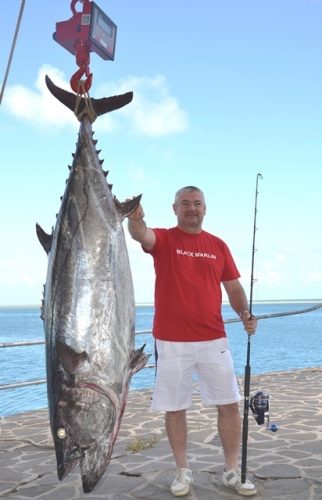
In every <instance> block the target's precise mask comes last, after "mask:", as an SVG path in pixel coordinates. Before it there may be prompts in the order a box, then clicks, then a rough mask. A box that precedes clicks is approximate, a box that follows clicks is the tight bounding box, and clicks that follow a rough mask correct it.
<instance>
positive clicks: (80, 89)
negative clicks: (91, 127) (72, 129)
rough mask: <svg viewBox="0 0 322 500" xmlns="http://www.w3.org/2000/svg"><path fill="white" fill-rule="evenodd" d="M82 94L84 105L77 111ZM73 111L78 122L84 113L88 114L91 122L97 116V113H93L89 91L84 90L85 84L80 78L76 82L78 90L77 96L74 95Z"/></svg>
mask: <svg viewBox="0 0 322 500" xmlns="http://www.w3.org/2000/svg"><path fill="white" fill-rule="evenodd" d="M82 94H84V104H85V106H84V109H83V110H82V111H81V112H80V113H79V112H78V108H79V105H80V103H81V102H82ZM74 113H75V115H76V116H77V118H78V120H79V121H80V122H81V121H82V118H83V116H84V115H87V116H88V118H89V121H90V122H91V123H93V122H94V121H95V120H96V118H97V114H96V113H95V110H94V108H93V104H92V100H91V98H90V96H89V93H88V92H86V90H85V85H84V81H83V80H80V81H79V83H78V92H77V96H76V103H75V109H74Z"/></svg>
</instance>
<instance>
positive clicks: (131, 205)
mask: <svg viewBox="0 0 322 500" xmlns="http://www.w3.org/2000/svg"><path fill="white" fill-rule="evenodd" d="M141 198H142V195H141V194H140V195H139V196H135V198H133V199H132V200H127V201H123V202H120V201H119V200H118V199H117V198H116V197H115V196H114V203H115V205H116V208H117V211H118V212H119V214H120V215H121V217H122V219H125V217H127V216H128V215H130V214H131V213H132V212H134V210H135V209H136V208H137V207H138V206H139V205H140V201H141Z"/></svg>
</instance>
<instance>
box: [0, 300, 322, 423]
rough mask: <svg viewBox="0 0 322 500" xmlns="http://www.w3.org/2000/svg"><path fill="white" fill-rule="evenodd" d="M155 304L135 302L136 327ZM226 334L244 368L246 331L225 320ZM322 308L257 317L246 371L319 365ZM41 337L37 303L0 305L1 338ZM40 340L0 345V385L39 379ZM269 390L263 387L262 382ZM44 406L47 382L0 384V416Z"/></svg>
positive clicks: (260, 308)
mask: <svg viewBox="0 0 322 500" xmlns="http://www.w3.org/2000/svg"><path fill="white" fill-rule="evenodd" d="M317 303H318V302H313V301H312V302H300V301H294V302H272V303H270V302H261V303H254V304H253V313H254V314H255V315H257V316H258V315H269V314H275V313H281V312H291V311H295V310H301V309H304V308H309V307H311V306H314V305H315V304H317ZM153 313H154V309H153V307H152V306H137V307H136V331H137V332H140V331H151V329H152V321H153ZM223 317H224V319H225V320H227V319H230V318H236V315H235V313H234V312H233V311H232V309H231V308H230V306H229V305H226V304H225V305H223ZM226 331H227V336H228V339H229V344H230V348H231V352H232V356H233V360H234V365H235V371H236V374H237V375H238V376H242V375H243V374H244V369H245V362H246V351H247V336H246V333H245V331H244V330H243V328H242V327H241V323H227V324H226ZM321 334H322V308H321V309H317V310H315V311H312V312H306V313H304V314H298V315H289V316H281V317H275V318H268V319H262V320H260V321H259V322H258V328H257V333H256V335H255V336H253V337H252V338H251V359H250V361H251V363H250V364H251V373H252V374H261V373H267V372H278V371H291V370H293V369H299V368H311V367H321V366H322V349H321V347H320V345H321ZM30 340H44V331H43V324H42V320H41V319H40V311H39V308H37V307H8V308H6V307H0V343H4V342H18V341H30ZM144 343H145V344H146V348H145V351H146V352H148V353H151V354H152V356H151V358H150V360H149V364H154V354H153V353H154V342H153V338H152V335H151V333H147V334H146V333H144V334H140V333H138V334H137V335H136V345H137V347H141V346H142V344H144ZM154 372H155V370H154V368H145V369H143V370H141V371H140V372H139V373H137V374H136V375H134V377H133V378H132V382H131V386H130V390H138V389H144V388H150V387H152V386H153V383H154ZM45 377H46V368H45V346H44V345H34V346H20V347H10V348H0V386H1V385H2V384H9V383H13V382H19V381H25V380H30V379H44V378H45ZM261 389H262V390H268V388H264V387H263V388H261ZM45 407H47V393H46V384H40V385H31V386H27V387H19V388H13V389H2V390H0V416H6V415H14V414H17V413H22V412H26V411H33V410H38V409H41V408H45Z"/></svg>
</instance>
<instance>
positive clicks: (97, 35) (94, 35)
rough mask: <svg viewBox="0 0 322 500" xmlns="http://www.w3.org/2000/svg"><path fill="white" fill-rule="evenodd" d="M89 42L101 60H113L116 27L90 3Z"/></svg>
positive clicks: (96, 6)
mask: <svg viewBox="0 0 322 500" xmlns="http://www.w3.org/2000/svg"><path fill="white" fill-rule="evenodd" d="M91 17H92V19H91V32H90V40H91V44H92V45H93V47H92V48H93V49H94V50H95V52H97V53H98V54H99V55H100V56H101V57H102V58H103V59H110V60H112V61H113V60H114V54H115V43H116V30H117V26H116V24H114V23H113V21H112V20H111V19H110V18H109V17H108V16H107V15H106V14H104V12H103V11H102V10H101V9H100V8H99V7H98V5H96V4H95V3H94V2H92V16H91Z"/></svg>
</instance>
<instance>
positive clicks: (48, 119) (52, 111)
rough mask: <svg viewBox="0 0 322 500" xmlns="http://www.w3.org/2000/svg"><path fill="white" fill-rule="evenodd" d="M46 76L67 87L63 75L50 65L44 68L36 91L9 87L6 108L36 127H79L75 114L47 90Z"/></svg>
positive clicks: (37, 82)
mask: <svg viewBox="0 0 322 500" xmlns="http://www.w3.org/2000/svg"><path fill="white" fill-rule="evenodd" d="M46 74H48V75H49V76H50V78H52V79H53V80H54V82H55V83H56V84H57V85H59V86H61V87H62V88H64V87H65V88H66V87H67V85H66V82H65V80H64V77H63V74H62V73H61V72H60V71H59V70H58V69H56V68H53V67H51V66H48V65H45V66H42V67H41V68H40V70H39V72H38V76H37V80H36V82H35V90H31V89H28V88H27V87H24V86H23V85H12V86H10V87H8V89H7V90H6V94H5V99H4V106H5V108H6V109H7V111H8V112H9V113H11V114H13V115H14V116H16V117H17V118H20V119H22V120H25V121H27V122H31V123H33V124H35V125H36V126H47V127H57V128H61V127H64V126H66V125H68V126H70V125H74V126H77V122H76V121H75V116H74V115H73V113H71V111H70V110H69V109H67V108H66V107H65V106H63V105H62V104H60V103H58V102H57V100H56V99H55V98H54V97H53V96H52V95H51V94H50V92H49V90H48V89H47V87H46V84H45V75H46Z"/></svg>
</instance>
